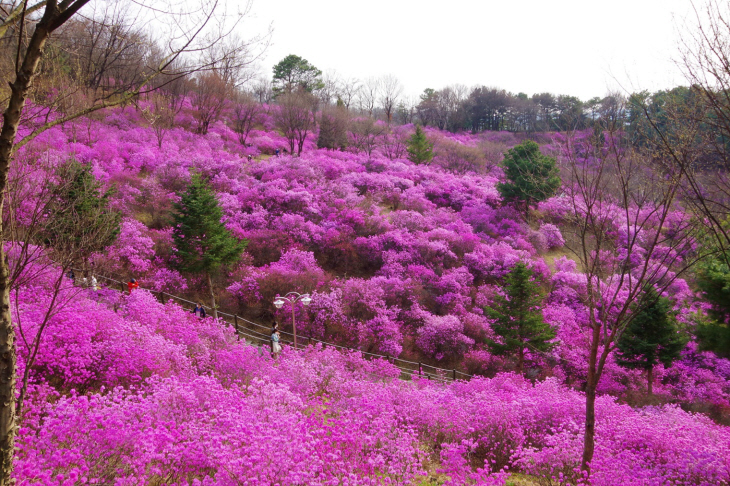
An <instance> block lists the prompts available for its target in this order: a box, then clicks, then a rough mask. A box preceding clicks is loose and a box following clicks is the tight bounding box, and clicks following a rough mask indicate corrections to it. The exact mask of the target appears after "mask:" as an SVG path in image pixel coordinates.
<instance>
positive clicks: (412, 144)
mask: <svg viewBox="0 0 730 486" xmlns="http://www.w3.org/2000/svg"><path fill="white" fill-rule="evenodd" d="M408 160H410V161H411V162H413V163H414V164H428V163H429V162H431V160H433V143H432V142H430V141H429V140H428V138H427V137H426V134H425V133H424V132H423V130H422V129H421V127H420V125H416V131H415V133H414V134H413V135H411V138H409V139H408Z"/></svg>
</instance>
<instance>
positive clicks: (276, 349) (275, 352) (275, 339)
mask: <svg viewBox="0 0 730 486" xmlns="http://www.w3.org/2000/svg"><path fill="white" fill-rule="evenodd" d="M279 339H281V335H280V334H279V325H278V324H274V327H273V328H272V329H271V355H272V356H273V357H274V358H276V357H278V356H279V353H281V344H279Z"/></svg>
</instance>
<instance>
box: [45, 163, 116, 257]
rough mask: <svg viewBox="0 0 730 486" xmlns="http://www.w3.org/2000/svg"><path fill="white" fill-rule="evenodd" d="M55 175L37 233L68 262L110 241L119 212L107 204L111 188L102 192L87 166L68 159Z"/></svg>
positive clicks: (98, 248)
mask: <svg viewBox="0 0 730 486" xmlns="http://www.w3.org/2000/svg"><path fill="white" fill-rule="evenodd" d="M56 175H57V181H54V182H49V194H50V195H51V198H52V201H51V202H50V204H49V205H48V207H47V208H46V213H47V215H48V219H47V221H45V222H44V224H43V228H42V230H41V231H40V237H41V241H42V243H44V244H45V245H47V246H49V247H50V248H52V250H53V251H54V253H56V257H55V259H56V261H60V260H68V261H67V264H68V265H71V264H75V263H77V262H78V261H79V260H81V261H85V260H86V259H88V257H89V256H90V255H91V254H92V253H96V252H100V251H102V250H103V249H104V248H106V247H107V246H109V245H111V244H112V243H114V241H115V240H116V239H117V236H118V235H119V231H120V230H119V228H120V223H121V220H122V215H121V214H120V213H119V212H118V211H113V210H111V209H110V208H109V201H110V198H111V196H112V194H113V190H112V189H109V190H107V191H104V192H102V185H101V183H100V182H99V181H97V180H96V178H95V177H94V175H93V174H92V173H91V166H89V165H83V164H80V163H78V162H76V161H71V162H69V163H67V164H64V165H62V166H61V167H59V168H58V169H57V171H56ZM60 255H64V257H63V258H61V257H60Z"/></svg>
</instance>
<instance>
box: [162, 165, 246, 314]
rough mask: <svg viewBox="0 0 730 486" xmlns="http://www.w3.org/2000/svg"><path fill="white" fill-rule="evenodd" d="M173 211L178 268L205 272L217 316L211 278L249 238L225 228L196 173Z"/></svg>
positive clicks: (235, 256) (236, 255)
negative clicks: (239, 238)
mask: <svg viewBox="0 0 730 486" xmlns="http://www.w3.org/2000/svg"><path fill="white" fill-rule="evenodd" d="M175 210H176V213H175V214H174V215H173V217H174V222H175V225H174V228H173V233H172V238H173V243H174V246H175V250H176V256H177V258H178V267H179V268H180V269H181V270H183V271H185V272H190V273H203V274H205V276H206V278H207V280H208V288H209V290H210V302H211V307H212V308H213V317H215V318H217V317H218V312H217V309H216V302H215V291H214V288H213V277H214V276H215V274H216V273H217V272H218V270H219V269H220V268H221V267H222V266H224V265H230V264H232V263H235V262H237V261H238V259H239V258H240V257H241V253H242V252H243V250H244V249H245V248H246V245H247V244H248V241H245V240H244V241H240V240H238V239H237V238H235V237H234V236H233V235H231V233H230V231H228V229H226V227H225V225H224V224H223V223H222V222H221V219H222V218H223V211H222V210H221V208H220V206H219V205H218V199H217V198H216V197H215V194H213V191H212V190H211V189H210V187H208V184H207V183H206V182H205V181H204V180H203V179H202V178H201V177H200V175H198V174H193V175H192V177H191V180H190V184H189V185H188V187H187V189H186V190H185V192H183V193H182V194H180V202H179V203H176V204H175Z"/></svg>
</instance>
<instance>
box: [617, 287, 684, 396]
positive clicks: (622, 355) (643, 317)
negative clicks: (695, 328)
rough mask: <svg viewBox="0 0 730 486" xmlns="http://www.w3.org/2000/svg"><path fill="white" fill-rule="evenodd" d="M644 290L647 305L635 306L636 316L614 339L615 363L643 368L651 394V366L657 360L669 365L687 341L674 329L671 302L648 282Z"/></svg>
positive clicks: (653, 365)
mask: <svg viewBox="0 0 730 486" xmlns="http://www.w3.org/2000/svg"><path fill="white" fill-rule="evenodd" d="M644 292H646V298H645V299H643V300H644V302H647V305H646V306H645V307H644V308H643V309H636V312H637V315H636V317H634V319H633V320H632V321H631V324H630V325H629V326H628V327H627V328H626V330H625V331H624V332H623V334H622V335H621V337H620V338H619V340H618V341H617V343H616V348H617V349H618V352H617V353H616V362H617V363H618V364H619V365H621V366H623V367H625V368H631V369H641V370H645V371H646V376H647V392H648V393H649V395H651V394H652V391H653V386H654V367H655V366H656V365H658V364H659V363H662V364H663V365H664V366H666V367H669V366H671V365H672V363H673V362H674V361H675V360H676V359H677V358H679V354H680V352H681V351H682V349H684V346H685V345H686V344H687V340H686V339H685V338H684V336H682V335H681V334H679V333H678V332H677V326H676V324H675V319H674V314H673V313H672V303H671V301H670V300H669V299H667V298H666V297H661V296H660V295H659V294H658V293H657V291H656V289H655V288H654V287H653V286H652V285H647V287H646V289H645V290H644Z"/></svg>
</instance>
